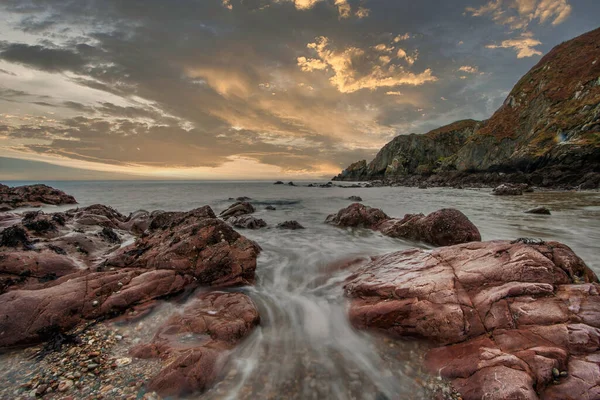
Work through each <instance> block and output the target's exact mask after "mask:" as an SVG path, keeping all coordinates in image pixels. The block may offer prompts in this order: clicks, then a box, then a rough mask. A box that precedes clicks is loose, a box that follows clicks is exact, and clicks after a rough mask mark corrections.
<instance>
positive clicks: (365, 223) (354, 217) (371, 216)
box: [325, 203, 390, 229]
mask: <svg viewBox="0 0 600 400" xmlns="http://www.w3.org/2000/svg"><path fill="white" fill-rule="evenodd" d="M388 219H390V217H388V216H387V214H385V213H384V212H383V211H381V210H380V209H378V208H372V207H368V206H365V205H362V204H360V203H354V204H351V205H349V206H348V207H346V208H344V209H341V210H340V211H338V213H337V214H331V215H329V216H328V217H327V219H326V220H325V222H326V223H328V224H332V225H336V226H339V227H350V228H368V229H376V227H377V226H378V225H379V224H380V223H381V222H383V221H386V220H388Z"/></svg>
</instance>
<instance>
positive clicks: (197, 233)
mask: <svg viewBox="0 0 600 400" xmlns="http://www.w3.org/2000/svg"><path fill="white" fill-rule="evenodd" d="M259 251H260V247H259V246H258V245H257V244H256V243H254V242H252V241H250V240H248V239H246V238H245V237H243V236H241V235H240V234H239V233H237V232H236V231H234V230H233V229H232V228H231V227H230V226H229V225H227V223H225V222H223V221H222V220H220V219H218V218H216V217H215V215H214V213H213V211H212V210H211V208H210V207H208V206H204V207H201V208H197V209H195V210H192V211H189V212H186V213H183V214H182V215H173V219H172V220H170V221H169V222H168V228H165V229H157V230H155V231H150V232H148V234H146V235H143V236H142V237H140V238H138V239H137V240H136V242H135V243H134V244H132V245H129V246H127V247H123V248H121V249H119V251H118V252H116V253H115V254H114V255H112V256H111V257H109V258H108V259H107V261H106V266H112V267H118V268H149V269H168V270H176V271H178V272H180V273H182V274H189V275H192V276H193V277H194V278H196V279H197V280H198V283H199V284H203V285H219V286H232V285H241V284H249V283H253V282H254V270H255V269H256V257H257V255H258V253H259Z"/></svg>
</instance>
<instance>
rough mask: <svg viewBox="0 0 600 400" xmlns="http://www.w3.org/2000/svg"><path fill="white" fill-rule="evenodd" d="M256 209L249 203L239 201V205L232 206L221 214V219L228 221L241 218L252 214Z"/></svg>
mask: <svg viewBox="0 0 600 400" xmlns="http://www.w3.org/2000/svg"><path fill="white" fill-rule="evenodd" d="M255 211H256V209H255V208H254V206H253V205H252V204H250V203H248V202H247V201H238V202H237V203H234V204H232V205H231V206H229V207H228V208H227V209H226V210H224V211H223V212H221V214H219V217H221V218H223V219H224V220H227V219H229V218H232V217H239V216H241V215H246V214H252V213H253V212H255Z"/></svg>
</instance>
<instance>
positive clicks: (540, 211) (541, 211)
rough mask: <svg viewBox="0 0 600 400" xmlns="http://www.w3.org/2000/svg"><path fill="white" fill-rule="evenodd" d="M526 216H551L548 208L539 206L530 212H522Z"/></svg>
mask: <svg viewBox="0 0 600 400" xmlns="http://www.w3.org/2000/svg"><path fill="white" fill-rule="evenodd" d="M524 213H526V214H541V215H551V214H552V213H551V212H550V210H549V209H548V207H544V206H539V207H535V208H532V209H530V210H527V211H524Z"/></svg>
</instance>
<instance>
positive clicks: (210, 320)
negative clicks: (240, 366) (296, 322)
mask: <svg viewBox="0 0 600 400" xmlns="http://www.w3.org/2000/svg"><path fill="white" fill-rule="evenodd" d="M259 321H260V318H259V315H258V310H257V309H256V306H255V305H254V303H253V302H252V300H251V299H250V298H249V297H248V296H246V295H245V294H242V293H224V292H211V293H203V294H201V295H199V296H197V297H196V298H195V299H194V300H192V301H191V302H188V304H187V305H186V307H185V308H184V310H183V312H182V313H181V314H180V313H175V314H174V315H173V316H172V317H171V318H170V319H169V320H168V321H166V322H165V323H164V324H163V326H161V327H160V328H159V329H158V331H157V333H156V334H155V335H154V339H153V340H152V342H150V343H148V344H143V345H139V346H137V347H135V348H133V349H132V350H131V354H132V355H133V356H135V357H138V358H160V359H161V360H163V369H162V370H161V371H160V373H159V374H157V375H156V376H155V377H154V378H152V379H151V381H150V382H149V387H150V389H151V390H154V391H156V392H158V393H159V394H161V395H162V396H181V395H185V394H189V393H191V392H196V391H203V390H205V389H207V388H208V387H209V386H210V385H212V384H213V383H214V382H215V381H216V380H217V378H218V376H219V374H220V372H221V369H222V367H223V365H224V361H225V360H224V357H226V356H227V353H228V351H229V350H230V349H231V348H233V347H234V345H235V344H236V343H238V342H239V341H241V340H242V339H243V338H245V337H246V336H247V335H248V334H249V333H250V332H251V331H252V329H253V328H254V327H255V326H256V325H258V323H259Z"/></svg>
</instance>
